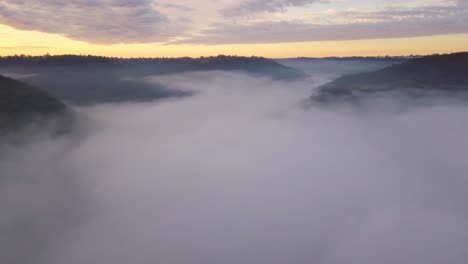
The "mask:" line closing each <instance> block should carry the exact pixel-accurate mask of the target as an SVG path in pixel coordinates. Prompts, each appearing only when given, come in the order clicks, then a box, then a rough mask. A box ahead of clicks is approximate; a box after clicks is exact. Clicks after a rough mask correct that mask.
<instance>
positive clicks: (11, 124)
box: [0, 75, 70, 134]
mask: <svg viewBox="0 0 468 264" xmlns="http://www.w3.org/2000/svg"><path fill="white" fill-rule="evenodd" d="M68 114H70V112H69V110H68V108H67V106H66V105H65V104H63V103H62V102H60V101H59V100H57V99H55V98H54V97H52V96H51V95H49V94H48V93H46V92H44V91H42V90H40V89H38V88H35V87H33V86H31V85H28V84H26V83H23V82H20V81H17V80H14V79H11V78H8V77H4V76H1V75H0V133H1V134H3V133H6V132H10V131H13V130H15V129H20V128H22V127H23V126H25V125H27V124H29V123H32V122H34V123H36V124H40V123H44V122H46V121H48V120H50V119H52V118H62V117H65V116H68Z"/></svg>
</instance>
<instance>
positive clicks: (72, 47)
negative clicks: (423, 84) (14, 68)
mask: <svg viewBox="0 0 468 264" xmlns="http://www.w3.org/2000/svg"><path fill="white" fill-rule="evenodd" d="M0 37H1V40H0V55H3V56H4V55H14V54H27V55H42V54H46V53H49V54H92V55H103V56H117V57H120V56H122V57H180V56H191V57H198V56H209V55H217V54H229V55H231V54H232V55H245V56H251V55H257V56H265V57H271V58H285V57H298V56H310V57H324V56H354V55H364V56H374V55H409V54H432V53H449V52H457V51H468V34H456V35H442V36H430V37H415V38H396V39H374V40H353V41H317V42H293V43H274V44H234V45H202V44H191V45H187V44H185V45H164V44H157V43H156V44H153V43H150V44H116V45H102V44H101V45H98V44H90V43H87V42H83V41H77V40H71V39H69V38H66V37H63V36H61V35H58V34H49V33H42V32H39V31H24V30H17V29H14V28H11V27H8V26H4V25H0Z"/></svg>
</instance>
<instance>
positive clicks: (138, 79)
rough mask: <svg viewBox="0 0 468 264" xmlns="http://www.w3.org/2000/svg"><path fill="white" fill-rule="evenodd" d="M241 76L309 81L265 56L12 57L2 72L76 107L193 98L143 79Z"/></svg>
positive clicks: (0, 60)
mask: <svg viewBox="0 0 468 264" xmlns="http://www.w3.org/2000/svg"><path fill="white" fill-rule="evenodd" d="M217 70H222V71H241V72H246V73H249V74H255V75H261V76H267V77H271V78H274V79H281V80H291V79H298V78H304V77H305V73H304V72H302V71H300V70H296V69H293V68H290V67H286V66H283V65H281V64H279V63H277V62H276V61H274V60H270V59H266V58H260V57H237V56H216V57H201V58H156V59H145V58H133V59H122V58H107V57H96V56H75V55H64V56H39V57H30V56H10V57H2V58H0V72H4V73H14V74H19V75H24V76H28V78H27V79H24V81H26V82H28V83H30V84H32V85H35V86H38V87H41V88H42V89H44V90H46V91H47V92H49V93H50V94H52V95H54V96H56V97H57V98H60V99H61V100H64V101H67V102H69V103H72V104H80V105H88V104H94V103H102V102H128V101H130V102H131V101H150V100H155V99H161V98H168V97H180V96H185V95H190V94H191V93H188V92H182V91H177V90H174V89H171V87H164V86H163V85H161V84H157V83H147V82H144V81H142V79H143V78H144V77H146V76H149V75H167V74H178V73H184V72H190V71H217Z"/></svg>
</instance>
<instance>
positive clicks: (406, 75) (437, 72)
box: [313, 52, 468, 101]
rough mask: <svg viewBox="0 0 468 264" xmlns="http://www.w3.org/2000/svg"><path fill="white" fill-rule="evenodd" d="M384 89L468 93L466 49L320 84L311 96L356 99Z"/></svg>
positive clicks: (467, 56) (414, 92) (418, 93)
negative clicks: (314, 94)
mask: <svg viewBox="0 0 468 264" xmlns="http://www.w3.org/2000/svg"><path fill="white" fill-rule="evenodd" d="M385 91H404V92H411V93H413V94H417V95H425V94H429V93H445V94H447V93H454V92H456V93H460V92H468V52H461V53H453V54H446V55H431V56H425V57H422V58H417V59H412V60H409V61H406V62H403V63H401V64H395V65H392V66H390V67H387V68H384V69H381V70H378V71H375V72H366V73H358V74H352V75H347V76H343V77H341V78H338V79H336V80H335V81H332V82H330V83H328V84H325V85H323V86H322V87H320V88H319V93H318V95H316V96H313V99H315V100H321V101H330V100H334V99H336V98H354V99H356V98H357V97H359V96H362V95H364V94H371V93H375V92H385Z"/></svg>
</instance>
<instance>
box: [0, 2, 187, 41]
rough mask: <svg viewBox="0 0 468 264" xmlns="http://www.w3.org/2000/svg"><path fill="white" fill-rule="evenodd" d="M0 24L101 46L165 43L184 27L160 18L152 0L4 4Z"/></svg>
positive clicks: (2, 4)
mask: <svg viewBox="0 0 468 264" xmlns="http://www.w3.org/2000/svg"><path fill="white" fill-rule="evenodd" d="M0 23H3V24H7V25H10V26H13V27H15V28H18V29H25V30H38V31H42V32H48V33H57V34H61V35H64V36H66V37H69V38H72V39H77V40H84V41H87V42H92V43H104V44H105V43H140V42H159V41H165V40H167V39H169V38H171V37H173V36H175V35H177V34H180V33H181V32H183V31H184V29H185V27H186V24H187V22H186V21H184V20H180V19H178V18H174V19H171V18H168V17H166V16H164V15H163V14H161V13H160V12H159V11H158V10H157V9H156V8H155V5H154V4H153V1H152V0H136V1H130V0H70V1H57V0H20V1H17V0H5V1H1V2H0Z"/></svg>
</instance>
